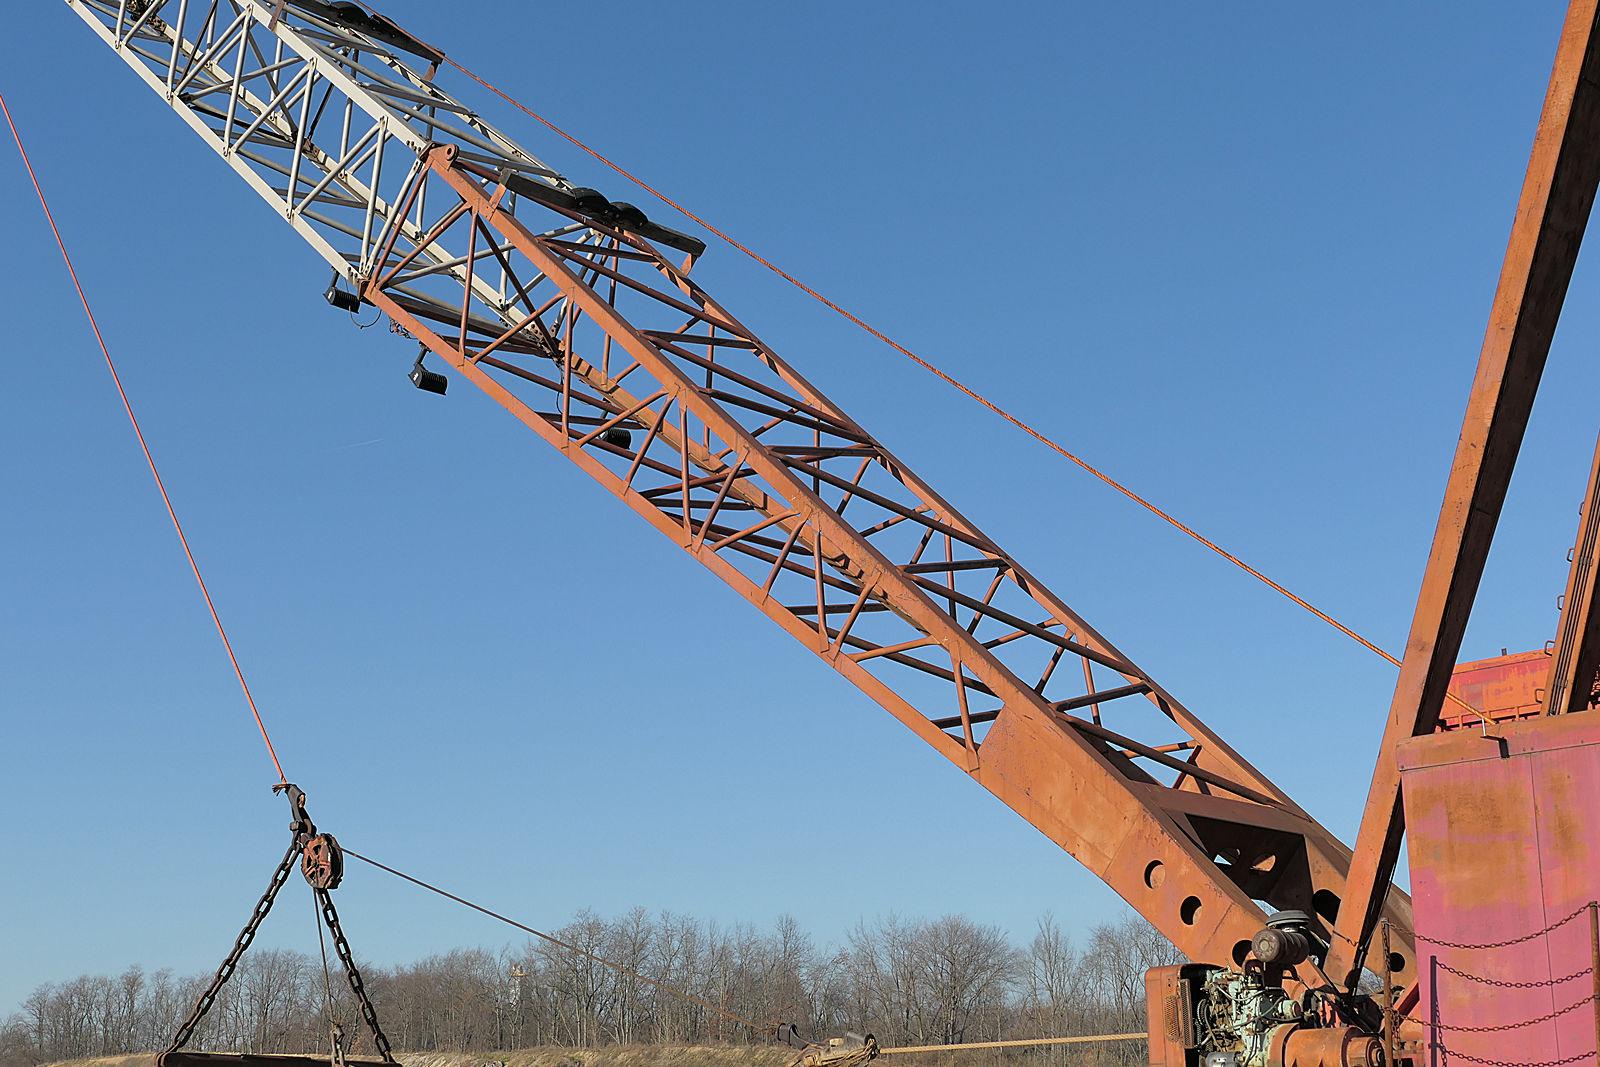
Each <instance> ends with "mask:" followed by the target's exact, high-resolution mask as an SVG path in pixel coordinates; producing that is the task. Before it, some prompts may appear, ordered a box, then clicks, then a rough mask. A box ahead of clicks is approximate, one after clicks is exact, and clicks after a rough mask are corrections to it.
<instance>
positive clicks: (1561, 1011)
mask: <svg viewBox="0 0 1600 1067" xmlns="http://www.w3.org/2000/svg"><path fill="white" fill-rule="evenodd" d="M1597 999H1600V993H1590V994H1589V995H1588V996H1586V997H1584V998H1583V999H1582V1000H1579V1001H1575V1002H1573V1003H1571V1004H1568V1005H1567V1006H1566V1007H1564V1008H1557V1009H1556V1010H1555V1011H1553V1012H1550V1013H1549V1014H1548V1015H1541V1016H1539V1017H1538V1018H1535V1019H1524V1020H1522V1021H1521V1022H1516V1023H1500V1024H1499V1025H1497V1026H1453V1025H1449V1024H1446V1023H1436V1022H1428V1021H1424V1022H1423V1024H1422V1025H1423V1026H1426V1027H1428V1028H1429V1029H1431V1030H1453V1031H1456V1032H1457V1033H1469V1034H1494V1033H1499V1032H1500V1031H1502V1030H1520V1029H1522V1028H1523V1027H1525V1026H1537V1025H1539V1024H1540V1023H1547V1022H1549V1021H1550V1020H1552V1019H1559V1018H1561V1017H1562V1016H1563V1015H1566V1014H1567V1013H1568V1012H1573V1011H1577V1010H1578V1009H1579V1008H1581V1007H1583V1006H1584V1005H1585V1004H1592V1003H1594V1002H1595V1001H1596V1000H1597ZM1589 1055H1591V1056H1592V1055H1594V1053H1592V1052H1591V1053H1589Z"/></svg>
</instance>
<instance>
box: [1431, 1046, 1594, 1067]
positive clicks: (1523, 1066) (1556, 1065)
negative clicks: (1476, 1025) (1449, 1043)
mask: <svg viewBox="0 0 1600 1067" xmlns="http://www.w3.org/2000/svg"><path fill="white" fill-rule="evenodd" d="M1435 1048H1437V1049H1438V1051H1439V1052H1441V1053H1443V1055H1442V1056H1441V1057H1440V1060H1439V1062H1440V1063H1448V1062H1449V1061H1450V1060H1452V1059H1456V1060H1464V1061H1466V1062H1467V1063H1481V1064H1483V1067H1566V1065H1567V1064H1569V1063H1588V1062H1591V1061H1592V1060H1593V1059H1594V1053H1592V1052H1580V1053H1578V1054H1577V1055H1575V1056H1567V1057H1564V1058H1562V1059H1559V1060H1540V1061H1539V1062H1538V1063H1529V1062H1528V1061H1527V1060H1489V1059H1484V1058H1483V1057H1482V1056H1469V1055H1467V1054H1466V1053H1465V1052H1457V1051H1456V1050H1455V1049H1451V1048H1445V1047H1444V1046H1443V1045H1436V1046H1435Z"/></svg>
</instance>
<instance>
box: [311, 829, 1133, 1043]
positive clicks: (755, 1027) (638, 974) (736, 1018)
mask: <svg viewBox="0 0 1600 1067" xmlns="http://www.w3.org/2000/svg"><path fill="white" fill-rule="evenodd" d="M340 849H341V850H342V851H343V852H344V854H345V855H346V856H349V857H350V858H351V859H355V860H360V861H361V862H362V863H365V864H368V865H369V866H372V867H376V868H377V869H378V870H380V871H383V872H385V873H386V874H391V875H393V876H394V877H396V878H399V879H400V880H402V881H405V882H410V883H411V884H412V885H414V886H417V887H418V888H420V889H426V890H427V891H428V892H430V893H434V894H437V895H438V896H441V897H444V898H445V899H446V900H450V901H454V902H455V903H457V904H460V905H461V906H463V907H466V908H470V909H472V910H473V911H476V912H478V913H480V914H482V915H487V916H488V917H489V918H491V919H495V920H497V921H499V922H502V923H505V924H506V925H507V926H510V927H513V928H514V929H517V930H521V931H522V932H523V933H527V934H532V935H533V936H534V937H537V938H539V939H540V940H542V941H545V942H548V943H549V944H552V945H555V946H556V947H557V948H561V949H564V950H565V951H567V952H571V953H573V954H575V955H578V956H582V957H584V958H585V959H588V960H592V961H594V962H595V963H598V964H600V965H601V966H602V967H606V968H609V969H610V970H613V971H616V972H617V973H618V974H622V975H626V976H628V977H630V978H636V979H638V980H639V981H641V982H644V983H645V984H646V985H649V986H650V987H652V988H654V989H658V990H660V991H661V992H663V993H668V994H670V995H672V996H674V997H677V998H678V999H680V1000H682V1001H684V1002H685V1003H689V1004H694V1005H696V1006H697V1007H701V1008H704V1009H706V1010H707V1011H709V1012H713V1013H714V1014H717V1015H720V1016H722V1017H723V1018H725V1019H728V1020H730V1021H732V1022H736V1023H738V1024H739V1025H741V1026H744V1027H746V1028H748V1029H749V1030H750V1031H751V1032H752V1033H767V1032H770V1031H772V1030H773V1028H774V1026H775V1025H776V1024H762V1023H757V1022H755V1021H754V1020H752V1019H749V1018H746V1017H745V1016H743V1015H740V1014H739V1013H738V1012H734V1011H729V1010H728V1009H727V1008H724V1007H721V1006H720V1005H717V1004H713V1003H712V1002H711V1001H709V1000H706V999H705V998H704V997H700V996H697V995H696V994H694V993H691V992H689V991H688V990H685V989H680V988H679V987H677V986H674V985H671V984H670V983H667V982H663V981H661V980H660V979H659V978H652V977H650V976H649V975H648V974H645V973H643V972H642V971H638V970H635V969H634V968H632V967H629V966H627V965H626V964H622V963H617V962H616V961H614V960H609V959H606V958H605V957H604V956H600V955H597V954H596V953H593V952H590V951H589V950H588V949H586V948H581V947H579V946H577V945H574V944H573V943H572V942H570V941H567V940H565V939H563V938H560V937H557V936H555V935H554V934H547V933H545V932H544V931H543V930H539V929H536V928H534V927H532V926H529V925H528V924H527V923H524V922H519V921H517V920H516V919H513V918H511V917H510V916H508V915H503V914H501V913H500V912H498V911H495V910H493V909H492V908H486V907H484V906H483V905H482V904H476V903H473V902H472V901H470V900H468V899H467V898H466V897H462V896H457V895H456V894H455V893H452V892H450V890H448V889H444V888H442V887H440V886H437V885H434V884H433V883H431V882H428V881H425V880H423V879H421V878H418V877H416V876H415V875H410V874H407V873H406V872H404V871H402V870H398V869H396V868H394V867H391V866H389V865H388V864H387V863H383V862H381V861H379V860H375V859H373V858H372V857H371V856H363V855H362V854H361V853H359V852H357V851H356V850H355V849H353V848H351V847H350V846H349V845H345V844H341V845H340ZM1146 1036H1147V1035H1146V1034H1144V1033H1137V1034H1127V1033H1123V1034H1080V1035H1073V1036H1069V1037H1039V1038H1022V1039H1018V1040H1012V1041H978V1042H969V1043H965V1044H957V1045H916V1046H901V1047H889V1048H880V1049H878V1050H877V1054H878V1055H895V1054H899V1053H907V1052H931V1051H961V1050H975V1049H995V1048H1022V1047H1025V1046H1030V1045H1078V1044H1088V1043H1094V1042H1098V1041H1133V1040H1138V1039H1143V1038H1145V1037H1146Z"/></svg>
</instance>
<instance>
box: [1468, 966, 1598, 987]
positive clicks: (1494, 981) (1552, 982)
mask: <svg viewBox="0 0 1600 1067" xmlns="http://www.w3.org/2000/svg"><path fill="white" fill-rule="evenodd" d="M1437 966H1438V968H1439V969H1440V970H1441V971H1444V972H1446V973H1448V974H1453V975H1455V976H1456V977H1457V978H1464V979H1466V980H1467V981H1469V982H1477V983H1479V984H1481V985H1488V986H1495V987H1496V988H1499V989H1543V988H1544V987H1545V986H1557V985H1564V984H1566V983H1567V982H1570V981H1572V980H1573V979H1574V978H1582V977H1583V976H1584V975H1586V974H1591V973H1593V971H1594V968H1593V967H1585V968H1584V969H1583V970H1581V971H1573V972H1572V973H1571V974H1569V975H1565V976H1563V977H1561V978H1546V979H1544V980H1542V981H1538V982H1508V981H1504V980H1502V979H1499V978H1485V977H1483V976H1482V975H1480V974H1472V973H1470V972H1468V971H1460V970H1457V969H1456V968H1454V967H1452V966H1450V965H1449V964H1448V963H1438V964H1437Z"/></svg>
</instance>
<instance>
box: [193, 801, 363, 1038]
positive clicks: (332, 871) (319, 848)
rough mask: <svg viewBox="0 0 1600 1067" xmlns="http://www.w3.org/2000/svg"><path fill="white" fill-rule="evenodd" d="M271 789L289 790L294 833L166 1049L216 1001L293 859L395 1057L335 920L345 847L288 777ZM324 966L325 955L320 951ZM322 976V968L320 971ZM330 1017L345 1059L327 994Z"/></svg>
mask: <svg viewBox="0 0 1600 1067" xmlns="http://www.w3.org/2000/svg"><path fill="white" fill-rule="evenodd" d="M272 791H273V792H274V793H277V792H283V793H285V794H287V797H288V800H289V808H290V811H291V812H292V813H293V815H294V819H293V821H292V822H291V823H290V824H289V832H290V834H291V835H292V836H291V838H290V841H289V848H288V850H287V851H286V852H284V854H283V859H282V860H280V861H279V862H278V867H277V869H276V870H274V871H273V872H272V881H271V882H270V883H269V884H268V885H267V891H266V892H265V893H263V894H261V899H260V900H258V901H257V902H256V906H255V910H254V911H252V912H251V913H250V918H249V920H248V921H247V922H246V923H245V924H244V929H243V930H241V931H240V932H239V936H238V937H237V938H235V939H234V942H233V948H232V949H231V950H230V951H229V952H228V955H227V958H226V959H224V960H223V961H222V966H220V967H218V968H217V973H216V974H215V975H213V976H212V979H211V984H210V985H208V986H207V987H206V990H205V992H204V993H202V994H200V997H199V999H198V1000H196V1001H195V1005H194V1008H193V1010H191V1011H190V1012H189V1017H188V1018H187V1019H185V1020H184V1022H183V1025H182V1026H180V1027H179V1028H178V1032H177V1034H176V1035H175V1036H174V1037H173V1039H172V1044H171V1046H169V1047H168V1049H167V1051H168V1052H176V1051H178V1050H179V1049H181V1048H182V1047H183V1046H184V1045H186V1044H187V1043H188V1041H189V1039H190V1038H191V1037H192V1036H194V1031H195V1028H196V1027H198V1026H199V1025H200V1021H201V1020H202V1019H204V1018H205V1016H206V1013H207V1012H209V1011H210V1010H211V1007H212V1005H214V1004H215V1003H216V1001H217V994H218V993H220V992H221V991H222V987H223V986H224V985H226V984H227V982H228V979H230V978H232V977H233V972H234V971H235V969H237V967H238V966H239V959H240V957H242V956H243V955H244V953H245V950H246V949H248V948H249V947H250V943H251V942H252V941H254V940H255V937H256V932H257V931H258V930H260V929H261V923H262V921H263V920H264V919H266V917H267V913H268V912H270V911H271V910H272V904H273V902H274V901H275V900H276V899H277V897H278V891H279V890H281V889H282V888H283V886H284V883H286V882H287V881H288V880H289V875H290V873H291V872H293V871H294V868H295V864H296V861H297V860H298V861H299V865H300V873H301V874H302V875H303V876H304V877H305V880H306V884H307V885H309V886H310V887H311V892H312V895H313V897H314V898H315V900H316V904H317V920H318V923H319V926H318V929H317V939H318V941H319V942H320V941H321V939H322V929H321V926H322V925H326V926H327V928H328V932H329V933H330V934H332V935H333V949H334V952H335V953H336V954H337V955H338V957H339V962H340V963H342V964H343V965H344V973H345V978H346V979H347V980H348V981H349V983H350V992H351V993H353V994H354V995H355V998H356V1003H357V1005H359V1007H360V1008H361V1019H362V1021H363V1022H364V1023H366V1025H367V1029H368V1030H370V1031H371V1032H372V1046H373V1048H374V1049H376V1050H377V1053H378V1055H379V1057H381V1058H382V1060H383V1062H384V1063H394V1062H395V1059H394V1053H393V1052H392V1051H391V1048H390V1045H389V1038H388V1036H387V1035H385V1034H384V1032H383V1027H382V1026H380V1025H379V1024H378V1012H377V1009H376V1008H374V1007H373V1005H372V998H370V997H369V996H367V989H366V983H365V982H363V981H362V978H361V969H360V968H359V967H357V966H356V960H355V955H354V953H352V952H351V951H350V942H349V940H348V939H346V937H345V936H344V927H343V926H342V925H341V924H340V922H339V912H338V909H336V908H335V907H334V906H333V897H332V895H331V893H330V890H332V889H334V888H337V886H338V884H339V882H340V880H341V878H342V877H343V872H344V858H343V851H342V850H341V849H340V848H339V844H338V842H337V841H335V840H334V838H333V835H331V834H319V833H318V832H317V827H316V824H315V823H314V822H312V821H311V816H310V815H309V814H308V813H307V812H306V807H305V793H303V792H302V791H301V790H300V788H299V787H298V786H295V785H293V784H291V783H289V782H284V783H281V784H280V785H276V786H273V789H272ZM323 964H324V968H326V964H327V956H326V954H324V956H323ZM324 978H326V971H324ZM329 1008H330V1013H329V1023H330V1026H331V1028H332V1038H333V1059H334V1061H335V1062H336V1063H337V1062H340V1061H342V1060H343V1051H344V1050H343V1047H342V1044H343V1042H342V1040H341V1039H342V1034H341V1032H340V1030H339V1027H338V1024H337V1023H335V1022H333V1019H332V1013H331V1008H332V1004H331V997H330V1003H329Z"/></svg>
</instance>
